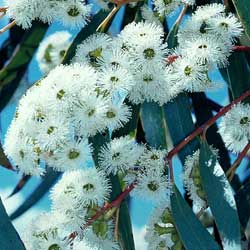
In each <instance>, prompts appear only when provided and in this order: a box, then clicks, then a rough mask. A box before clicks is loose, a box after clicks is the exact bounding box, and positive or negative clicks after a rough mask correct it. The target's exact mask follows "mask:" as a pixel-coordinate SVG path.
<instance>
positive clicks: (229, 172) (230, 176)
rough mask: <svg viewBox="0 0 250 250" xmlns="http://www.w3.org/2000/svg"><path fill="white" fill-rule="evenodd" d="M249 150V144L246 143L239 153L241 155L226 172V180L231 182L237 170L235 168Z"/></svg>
mask: <svg viewBox="0 0 250 250" xmlns="http://www.w3.org/2000/svg"><path fill="white" fill-rule="evenodd" d="M249 149H250V143H248V144H247V145H246V146H245V147H244V149H243V150H242V151H241V153H240V154H239V155H238V157H237V159H236V160H235V161H234V163H233V165H232V166H231V167H230V168H229V169H228V170H227V173H226V175H227V177H228V180H229V181H230V182H231V181H232V179H233V177H234V174H235V171H236V170H237V168H238V167H239V165H240V164H241V162H242V160H243V158H244V157H245V156H246V154H247V152H248V150H249Z"/></svg>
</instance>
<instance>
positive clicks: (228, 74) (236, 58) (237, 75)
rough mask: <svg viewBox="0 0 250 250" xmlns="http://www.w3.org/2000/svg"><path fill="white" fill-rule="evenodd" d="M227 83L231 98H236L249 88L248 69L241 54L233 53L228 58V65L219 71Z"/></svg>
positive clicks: (249, 77)
mask: <svg viewBox="0 0 250 250" xmlns="http://www.w3.org/2000/svg"><path fill="white" fill-rule="evenodd" d="M220 72H221V74H222V76H223V77H224V79H225V80H226V81H227V83H228V88H229V89H230V91H231V95H232V98H233V99H235V98H238V97H239V96H241V95H242V94H243V93H244V92H245V91H246V90H249V88H250V69H249V67H248V63H247V59H246V56H245V54H244V53H243V52H237V53H236V52H235V53H233V54H232V55H231V56H230V58H229V65H228V67H227V68H225V69H221V70H220Z"/></svg>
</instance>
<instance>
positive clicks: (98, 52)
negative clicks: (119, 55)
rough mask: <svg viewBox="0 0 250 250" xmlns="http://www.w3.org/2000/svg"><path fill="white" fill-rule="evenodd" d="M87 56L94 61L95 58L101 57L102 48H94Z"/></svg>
mask: <svg viewBox="0 0 250 250" xmlns="http://www.w3.org/2000/svg"><path fill="white" fill-rule="evenodd" d="M88 55H89V57H90V59H91V60H93V61H95V59H96V58H99V57H101V55H102V48H101V47H100V48H96V49H95V50H92V51H90V52H89V54H88Z"/></svg>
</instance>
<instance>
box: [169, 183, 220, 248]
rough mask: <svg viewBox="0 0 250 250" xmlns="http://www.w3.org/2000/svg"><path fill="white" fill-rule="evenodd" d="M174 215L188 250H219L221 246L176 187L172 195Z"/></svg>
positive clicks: (177, 227)
mask: <svg viewBox="0 0 250 250" xmlns="http://www.w3.org/2000/svg"><path fill="white" fill-rule="evenodd" d="M171 208H172V215H173V219H174V223H175V226H176V229H177V231H178V233H179V235H180V238H181V240H182V243H183V245H184V246H185V248H186V250H219V249H220V247H219V245H218V244H217V243H216V242H215V241H214V239H213V237H212V236H211V235H210V234H209V233H208V231H207V230H206V228H204V227H203V225H202V224H201V222H200V221H199V220H198V218H197V217H196V215H195V214H194V213H193V211H192V209H191V208H190V207H189V205H188V204H187V202H186V201H185V200H184V198H183V197H182V196H181V194H180V192H179V190H178V189H177V187H176V186H174V188H173V193H172V195H171Z"/></svg>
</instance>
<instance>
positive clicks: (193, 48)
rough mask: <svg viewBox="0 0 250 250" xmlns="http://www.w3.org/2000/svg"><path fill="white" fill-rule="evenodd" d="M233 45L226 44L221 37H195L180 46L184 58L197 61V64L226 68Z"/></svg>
mask: <svg viewBox="0 0 250 250" xmlns="http://www.w3.org/2000/svg"><path fill="white" fill-rule="evenodd" d="M231 47H232V45H231V44H230V43H228V44H227V43H225V42H224V41H223V40H221V39H220V38H219V37H215V36H209V35H207V36H200V37H193V38H190V39H189V40H187V41H186V42H185V43H182V44H180V51H181V54H182V55H183V56H187V57H189V58H190V59H191V60H195V61H196V62H197V63H199V64H202V65H207V66H208V67H213V65H218V67H225V66H226V65H227V64H228V60H227V57H228V56H229V55H230V51H231V49H232V48H231Z"/></svg>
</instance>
